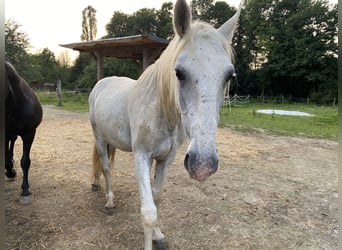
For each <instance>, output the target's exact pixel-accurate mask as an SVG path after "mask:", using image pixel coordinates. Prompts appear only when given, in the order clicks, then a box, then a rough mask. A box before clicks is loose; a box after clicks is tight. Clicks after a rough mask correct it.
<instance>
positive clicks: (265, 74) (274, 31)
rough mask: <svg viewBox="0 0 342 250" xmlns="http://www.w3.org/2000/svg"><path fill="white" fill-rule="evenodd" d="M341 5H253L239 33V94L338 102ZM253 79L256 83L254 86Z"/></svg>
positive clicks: (260, 0)
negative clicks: (279, 95) (339, 17)
mask: <svg viewBox="0 0 342 250" xmlns="http://www.w3.org/2000/svg"><path fill="white" fill-rule="evenodd" d="M336 37H337V6H334V7H333V8H331V7H330V6H329V2H328V1H325V0H323V1H314V0H305V1H300V0H276V1H273V0H272V1H271V0H251V1H248V4H247V7H246V9H245V10H244V11H243V12H242V16H241V21H240V26H239V31H238V34H237V46H236V48H237V53H236V54H237V56H238V57H239V60H238V65H237V72H238V78H239V79H238V80H239V89H234V90H233V91H234V92H235V93H238V94H250V93H251V92H249V91H253V92H254V95H255V94H258V92H259V94H268V95H278V94H283V95H292V96H296V97H308V96H311V97H312V98H313V99H314V97H317V96H319V95H317V93H320V94H321V97H324V96H325V97H327V96H329V98H336V97H337V43H336V40H335V39H336ZM251 80H252V81H251Z"/></svg>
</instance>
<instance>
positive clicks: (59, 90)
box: [56, 80, 62, 106]
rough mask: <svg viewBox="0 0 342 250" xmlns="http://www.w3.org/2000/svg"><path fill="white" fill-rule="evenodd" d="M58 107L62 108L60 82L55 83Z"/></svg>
mask: <svg viewBox="0 0 342 250" xmlns="http://www.w3.org/2000/svg"><path fill="white" fill-rule="evenodd" d="M56 94H57V100H58V106H62V81H61V80H58V81H57V88H56Z"/></svg>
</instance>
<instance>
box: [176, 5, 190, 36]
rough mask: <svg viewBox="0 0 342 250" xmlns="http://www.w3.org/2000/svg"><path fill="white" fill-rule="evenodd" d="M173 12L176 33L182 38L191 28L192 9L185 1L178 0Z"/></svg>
mask: <svg viewBox="0 0 342 250" xmlns="http://www.w3.org/2000/svg"><path fill="white" fill-rule="evenodd" d="M173 12H174V13H173V27H174V29H175V32H176V33H177V34H178V35H179V36H180V37H182V36H183V35H184V34H185V33H186V32H187V30H188V29H189V27H190V22H191V12H190V7H189V5H188V4H187V3H186V1H185V0H177V2H176V4H175V7H174V11H173Z"/></svg>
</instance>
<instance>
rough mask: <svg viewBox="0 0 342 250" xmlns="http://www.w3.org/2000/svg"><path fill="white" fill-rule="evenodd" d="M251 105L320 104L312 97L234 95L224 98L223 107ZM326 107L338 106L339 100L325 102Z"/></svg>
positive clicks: (223, 108)
mask: <svg viewBox="0 0 342 250" xmlns="http://www.w3.org/2000/svg"><path fill="white" fill-rule="evenodd" d="M249 103H271V104H303V105H307V106H309V105H317V104H318V103H316V102H313V101H312V100H311V99H310V97H308V98H293V97H285V96H283V95H280V96H258V97H253V96H250V95H247V96H239V95H237V94H234V95H233V96H231V97H230V96H226V97H225V98H224V102H223V105H222V110H227V109H229V110H231V107H232V106H239V105H246V104H249ZM325 104H326V106H330V105H331V106H333V107H335V106H336V105H337V99H336V98H333V99H332V100H328V101H325Z"/></svg>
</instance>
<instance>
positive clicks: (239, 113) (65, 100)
mask: <svg viewBox="0 0 342 250" xmlns="http://www.w3.org/2000/svg"><path fill="white" fill-rule="evenodd" d="M38 96H39V99H40V101H41V103H42V104H49V105H55V106H56V108H59V109H63V110H68V111H73V112H82V113H83V112H88V110H89V109H88V94H73V93H68V92H65V93H63V97H62V106H57V97H56V93H54V92H51V93H47V92H38ZM258 109H283V110H292V111H302V112H307V113H310V114H313V115H314V116H313V117H300V116H286V115H267V114H260V113H256V110H258ZM337 120H338V111H337V107H333V106H315V105H310V106H307V105H304V104H270V103H268V104H261V103H248V104H244V105H240V106H238V105H236V106H232V108H231V110H229V109H228V108H225V109H223V110H222V111H221V119H220V126H221V127H224V126H227V127H230V128H233V129H236V130H240V131H246V132H258V131H262V132H266V133H271V134H275V135H286V136H301V137H310V138H324V139H332V140H337V136H338V124H337Z"/></svg>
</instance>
